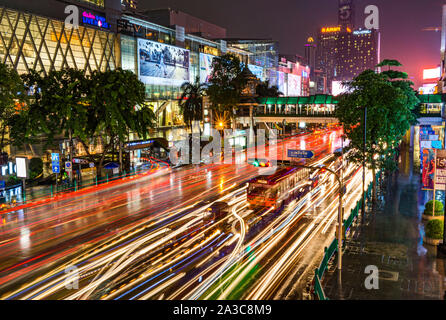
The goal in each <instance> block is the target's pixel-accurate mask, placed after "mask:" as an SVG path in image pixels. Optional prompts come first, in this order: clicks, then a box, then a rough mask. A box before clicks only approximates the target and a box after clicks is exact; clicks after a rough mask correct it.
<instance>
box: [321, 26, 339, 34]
mask: <svg viewBox="0 0 446 320" xmlns="http://www.w3.org/2000/svg"><path fill="white" fill-rule="evenodd" d="M340 31H341V27H327V28H322V30H321V32H322V33H334V32H340Z"/></svg>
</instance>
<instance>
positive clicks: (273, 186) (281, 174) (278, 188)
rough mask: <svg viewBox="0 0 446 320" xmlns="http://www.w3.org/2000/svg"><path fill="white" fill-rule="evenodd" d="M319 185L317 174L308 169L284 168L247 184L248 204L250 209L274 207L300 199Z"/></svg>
mask: <svg viewBox="0 0 446 320" xmlns="http://www.w3.org/2000/svg"><path fill="white" fill-rule="evenodd" d="M318 183H319V174H318V173H317V172H316V173H313V174H312V173H311V171H310V169H306V168H295V167H286V168H280V169H278V170H277V171H276V172H275V173H273V174H271V175H262V176H258V177H257V178H254V179H252V180H250V181H249V182H248V203H249V205H250V206H252V207H275V208H279V207H281V206H282V204H283V203H284V202H285V201H287V200H291V199H294V198H301V197H302V196H304V195H305V194H306V193H307V192H308V191H310V190H311V189H313V188H315V187H316V186H317V185H318Z"/></svg>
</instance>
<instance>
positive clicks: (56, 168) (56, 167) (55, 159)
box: [51, 153, 60, 173]
mask: <svg viewBox="0 0 446 320" xmlns="http://www.w3.org/2000/svg"><path fill="white" fill-rule="evenodd" d="M59 160H60V157H59V154H58V153H51V167H52V169H53V173H60V164H59Z"/></svg>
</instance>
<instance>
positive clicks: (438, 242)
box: [423, 237, 443, 246]
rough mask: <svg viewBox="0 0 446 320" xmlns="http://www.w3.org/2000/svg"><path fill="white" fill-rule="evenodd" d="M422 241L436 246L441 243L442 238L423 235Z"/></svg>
mask: <svg viewBox="0 0 446 320" xmlns="http://www.w3.org/2000/svg"><path fill="white" fill-rule="evenodd" d="M423 243H426V244H430V245H432V246H438V245H439V244H440V243H443V240H439V239H432V238H428V237H423Z"/></svg>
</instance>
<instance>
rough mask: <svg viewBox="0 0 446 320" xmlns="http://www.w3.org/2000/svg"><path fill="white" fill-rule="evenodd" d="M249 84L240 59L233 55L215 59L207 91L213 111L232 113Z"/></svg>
mask: <svg viewBox="0 0 446 320" xmlns="http://www.w3.org/2000/svg"><path fill="white" fill-rule="evenodd" d="M246 84H247V79H246V77H245V75H244V74H243V69H242V65H241V62H240V59H239V58H238V57H237V56H235V55H232V54H225V55H223V56H221V57H216V58H214V60H213V62H212V75H211V78H210V80H209V85H208V88H207V90H206V92H207V95H208V96H209V101H210V103H211V107H212V109H214V110H215V111H217V112H224V113H230V114H231V117H233V110H234V109H235V108H236V107H237V105H238V104H239V102H240V96H241V94H242V91H243V89H244V88H245V86H246Z"/></svg>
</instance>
